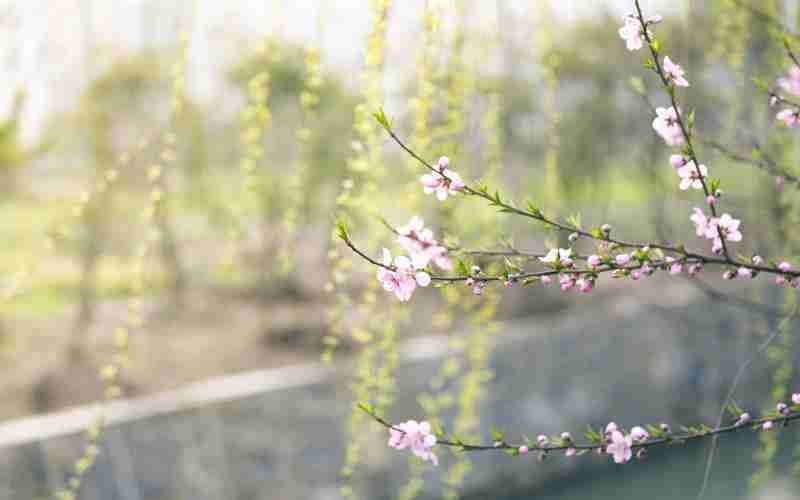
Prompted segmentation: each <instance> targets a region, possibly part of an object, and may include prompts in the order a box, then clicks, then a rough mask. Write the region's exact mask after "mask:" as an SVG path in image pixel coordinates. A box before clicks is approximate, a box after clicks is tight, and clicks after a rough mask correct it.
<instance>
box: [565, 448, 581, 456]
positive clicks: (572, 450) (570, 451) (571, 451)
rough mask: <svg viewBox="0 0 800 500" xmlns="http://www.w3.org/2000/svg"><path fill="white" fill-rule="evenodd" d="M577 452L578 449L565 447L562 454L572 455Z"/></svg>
mask: <svg viewBox="0 0 800 500" xmlns="http://www.w3.org/2000/svg"><path fill="white" fill-rule="evenodd" d="M577 453H578V450H576V449H575V448H567V451H565V452H564V455H565V456H567V457H574V456H575V455H576V454H577Z"/></svg>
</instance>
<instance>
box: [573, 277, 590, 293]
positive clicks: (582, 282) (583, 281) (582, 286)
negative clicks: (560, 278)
mask: <svg viewBox="0 0 800 500" xmlns="http://www.w3.org/2000/svg"><path fill="white" fill-rule="evenodd" d="M575 285H576V286H577V287H578V290H580V291H581V292H583V293H589V292H591V291H592V290H593V289H594V280H592V279H590V278H579V279H578V280H577V281H576V282H575Z"/></svg>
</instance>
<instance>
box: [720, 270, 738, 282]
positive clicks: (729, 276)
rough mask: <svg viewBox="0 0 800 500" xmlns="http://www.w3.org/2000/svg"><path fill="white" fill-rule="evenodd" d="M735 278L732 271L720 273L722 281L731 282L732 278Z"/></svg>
mask: <svg viewBox="0 0 800 500" xmlns="http://www.w3.org/2000/svg"><path fill="white" fill-rule="evenodd" d="M734 276H736V275H735V274H734V272H733V271H731V270H728V271H725V272H724V273H722V279H724V280H732V279H733V277H734Z"/></svg>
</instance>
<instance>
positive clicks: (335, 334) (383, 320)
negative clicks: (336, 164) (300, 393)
mask: <svg viewBox="0 0 800 500" xmlns="http://www.w3.org/2000/svg"><path fill="white" fill-rule="evenodd" d="M390 5H391V2H390V0H372V1H371V2H370V10H371V14H372V29H371V32H370V34H369V36H368V38H367V50H366V56H365V61H364V69H363V71H362V73H361V83H362V88H363V97H362V102H361V103H360V104H358V105H357V106H356V108H355V116H354V125H353V127H354V131H355V135H356V139H355V140H354V141H353V144H352V146H353V147H352V149H353V151H352V156H351V158H350V160H349V161H348V163H347V175H348V178H347V179H346V180H345V181H344V183H343V185H342V191H341V192H340V194H339V196H338V197H337V200H336V202H337V206H338V209H339V212H340V213H341V216H342V217H347V218H354V217H358V216H360V215H361V214H367V215H375V207H374V206H371V204H370V203H369V200H370V199H371V198H374V196H375V195H376V194H377V193H378V192H379V191H378V186H379V185H380V182H381V180H382V179H383V178H384V177H385V175H386V172H385V168H384V166H383V159H382V153H383V147H382V146H383V141H382V138H381V136H380V134H379V131H378V128H377V123H375V120H374V119H373V117H372V113H374V112H375V110H377V109H380V108H381V106H382V105H383V72H384V60H385V41H386V30H387V25H388V20H389V10H390ZM362 222H364V223H365V224H366V223H368V222H369V221H368V220H367V221H362ZM367 236H368V240H367V244H368V245H369V247H370V248H373V247H374V246H375V238H374V233H373V232H371V231H369V232H368V234H367ZM332 241H333V244H332V250H331V252H330V254H329V256H330V260H331V265H330V267H331V270H332V280H331V283H329V285H328V286H327V287H326V288H328V289H329V290H330V291H332V292H334V293H335V304H334V306H333V307H332V308H331V310H330V311H329V321H330V325H331V327H330V335H329V336H327V338H326V343H327V345H328V349H326V352H325V353H324V354H323V359H327V360H330V359H331V356H332V354H333V349H334V348H335V347H336V345H337V344H338V342H339V339H340V338H342V336H343V335H344V333H345V331H346V330H349V333H350V337H351V338H352V339H353V340H354V341H355V342H356V344H358V345H359V347H360V349H361V351H360V353H359V354H358V360H357V362H356V372H355V374H354V380H353V382H352V385H351V390H352V395H353V399H354V401H373V402H375V407H376V408H378V409H380V411H383V410H385V409H386V408H387V407H388V406H389V405H390V404H391V402H392V400H393V387H394V370H395V367H396V365H397V357H398V355H397V349H396V336H397V330H396V326H395V321H394V315H395V314H396V313H394V312H392V310H393V309H394V308H385V307H382V308H379V307H377V306H378V303H379V301H380V300H382V299H383V297H379V296H378V294H377V292H378V282H377V281H376V280H374V279H370V280H368V282H367V285H366V289H365V290H364V292H363V293H362V294H361V296H360V297H359V298H358V299H357V300H356V301H355V306H354V307H353V310H351V304H353V302H354V301H353V300H352V299H351V298H350V295H349V290H348V285H349V283H350V274H351V272H352V270H353V263H352V258H351V257H350V256H344V255H341V254H340V253H339V252H338V251H337V250H336V248H337V245H336V232H335V230H334V231H333V232H332ZM352 312H355V314H351V316H350V317H348V316H347V314H348V313H352ZM364 424H365V415H364V413H363V412H361V411H359V410H358V408H357V407H356V406H355V405H354V406H353V411H352V412H351V415H350V418H349V420H348V423H347V430H346V435H347V437H348V440H347V442H348V445H347V448H346V450H345V457H344V465H343V466H342V468H341V471H340V475H341V477H342V479H343V484H342V486H341V488H340V494H341V495H342V497H344V498H355V497H356V496H357V494H356V490H355V488H354V486H353V483H352V481H353V472H354V470H355V467H356V466H357V465H358V463H359V462H360V459H361V449H362V447H363V443H364V439H365V437H366V434H367V433H365V432H364V428H365V425H364Z"/></svg>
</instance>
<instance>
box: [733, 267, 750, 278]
mask: <svg viewBox="0 0 800 500" xmlns="http://www.w3.org/2000/svg"><path fill="white" fill-rule="evenodd" d="M736 276H737V277H738V278H743V279H750V278H752V277H753V270H752V269H750V268H749V267H740V268H738V269H737V270H736Z"/></svg>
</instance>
